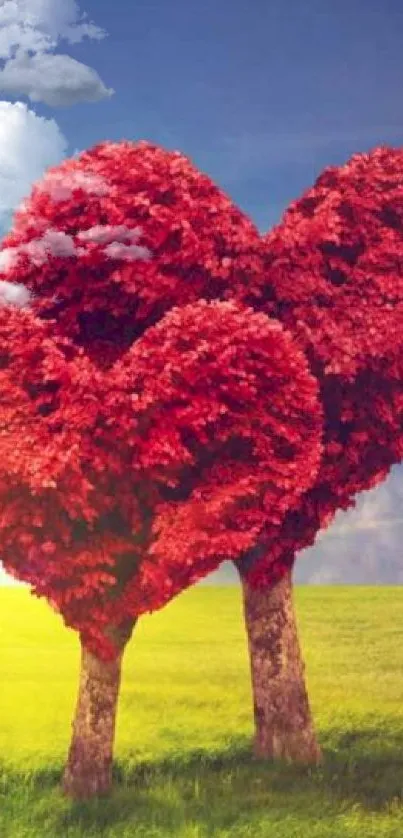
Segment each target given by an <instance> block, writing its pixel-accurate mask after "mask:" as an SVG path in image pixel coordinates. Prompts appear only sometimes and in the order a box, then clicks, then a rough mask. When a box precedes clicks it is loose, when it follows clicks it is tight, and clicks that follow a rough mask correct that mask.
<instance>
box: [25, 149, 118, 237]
mask: <svg viewBox="0 0 403 838" xmlns="http://www.w3.org/2000/svg"><path fill="white" fill-rule="evenodd" d="M73 156H74V155H73ZM38 186H39V189H40V190H42V191H43V192H47V193H48V195H50V197H51V198H52V201H54V202H57V201H66V200H67V199H68V198H70V197H71V195H72V194H73V190H74V189H77V188H78V187H79V188H80V189H83V190H85V192H88V194H89V195H107V194H108V192H109V185H108V183H107V181H106V180H105V179H104V178H103V177H101V176H100V175H97V174H95V173H90V172H80V171H72V172H49V173H48V174H46V175H45V177H44V178H43V180H42V181H41V183H40V184H38ZM92 229H94V228H92Z"/></svg>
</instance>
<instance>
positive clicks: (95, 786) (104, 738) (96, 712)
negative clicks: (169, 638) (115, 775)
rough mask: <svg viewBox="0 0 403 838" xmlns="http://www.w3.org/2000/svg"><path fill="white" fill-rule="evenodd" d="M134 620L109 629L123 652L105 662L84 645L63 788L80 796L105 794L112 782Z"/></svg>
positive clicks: (69, 794) (71, 793) (66, 792)
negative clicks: (118, 715)
mask: <svg viewBox="0 0 403 838" xmlns="http://www.w3.org/2000/svg"><path fill="white" fill-rule="evenodd" d="M133 627H134V623H126V624H125V625H122V626H120V627H119V629H117V628H115V629H113V630H110V631H109V632H108V636H109V637H110V638H111V639H113V640H114V642H115V643H116V644H117V646H118V648H119V650H120V652H119V655H118V657H117V658H116V659H115V660H113V661H108V662H105V661H102V660H100V659H99V658H97V657H96V656H95V655H93V654H92V653H91V652H89V651H88V650H87V649H86V648H85V646H84V645H83V644H81V672H80V684H79V689H78V698H77V705H76V711H75V717H74V721H73V736H72V740H71V744H70V749H69V754H68V759H67V764H66V767H65V770H64V774H63V782H62V788H63V791H64V793H65V794H66V795H68V796H69V797H74V798H77V799H83V798H89V797H93V796H94V795H98V794H105V793H107V792H108V791H109V790H110V787H111V784H112V761H113V743H114V737H115V721H116V711H117V703H118V697H119V688H120V678H121V667H122V657H123V652H124V649H125V646H126V644H127V642H128V640H129V639H130V637H131V634H132V631H133Z"/></svg>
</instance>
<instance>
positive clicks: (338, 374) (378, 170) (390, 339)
mask: <svg viewBox="0 0 403 838" xmlns="http://www.w3.org/2000/svg"><path fill="white" fill-rule="evenodd" d="M263 250H264V254H265V269H266V273H265V275H264V282H263V284H262V296H261V300H262V304H261V307H262V308H263V310H264V311H266V312H267V313H269V314H274V315H275V316H276V317H278V318H279V319H280V320H281V321H282V322H283V324H284V325H285V326H286V327H287V328H288V329H289V330H290V331H291V333H292V334H293V335H294V336H295V337H296V339H297V340H298V343H299V345H300V346H301V347H302V348H303V349H304V351H305V352H306V353H307V356H308V358H309V360H310V364H311V369H312V371H313V372H314V374H315V375H316V377H317V378H318V380H319V383H320V387H321V400H322V403H323V406H324V416H325V435H324V455H323V459H322V464H321V468H320V470H319V472H318V476H317V479H316V482H315V485H314V486H313V487H312V488H311V489H310V490H309V491H308V493H307V494H306V495H305V496H304V497H303V498H302V499H301V505H300V508H299V509H298V510H297V511H294V512H292V513H289V514H288V515H287V516H286V518H285V521H284V525H283V527H282V533H281V539H280V540H278V541H277V543H276V544H275V545H271V546H270V548H268V546H267V545H266V546H264V545H262V546H261V548H259V549H258V550H256V551H255V552H254V553H253V554H251V556H250V557H249V562H245V567H248V566H249V568H250V570H249V578H250V581H251V582H252V583H255V584H262V585H263V584H267V583H269V582H271V581H272V579H273V561H274V560H277V561H278V562H280V565H284V566H286V565H287V563H288V564H289V563H290V562H292V561H293V559H294V557H295V553H296V551H297V550H299V549H301V548H302V547H306V546H308V545H310V544H312V543H313V541H314V539H315V536H316V534H317V532H318V530H319V528H321V527H323V526H324V525H325V524H327V523H328V522H329V521H330V520H331V519H332V517H333V515H334V513H335V512H336V511H337V510H338V509H347V508H348V507H349V506H351V505H353V504H354V497H355V496H356V495H357V493H358V492H360V491H362V490H363V489H369V488H371V487H373V486H375V485H376V484H377V483H379V482H380V481H381V480H382V479H383V478H384V477H385V476H386V475H387V474H388V472H389V470H390V468H391V466H392V465H393V464H394V463H397V462H400V461H401V460H402V458H403V384H402V382H403V149H389V148H379V149H376V150H375V151H373V152H371V153H370V154H357V155H355V156H354V157H352V158H351V160H350V161H349V162H348V163H347V164H346V165H344V166H342V167H340V168H329V169H327V170H325V171H324V172H323V173H322V175H321V176H320V177H319V178H318V180H317V181H316V184H315V185H314V187H313V188H312V189H310V190H308V191H307V192H306V193H305V194H304V195H303V196H302V198H300V199H299V200H298V201H296V202H294V203H293V204H292V205H291V207H290V208H289V209H288V210H287V212H286V213H285V215H284V218H283V220H282V222H281V224H280V225H279V226H278V227H276V228H275V229H274V230H273V231H272V232H271V233H269V234H268V235H267V236H266V237H265V240H264V245H263ZM259 557H260V558H259Z"/></svg>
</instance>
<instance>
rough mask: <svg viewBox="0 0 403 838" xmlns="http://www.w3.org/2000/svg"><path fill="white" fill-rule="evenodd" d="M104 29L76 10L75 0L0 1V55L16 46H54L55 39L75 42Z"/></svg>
mask: <svg viewBox="0 0 403 838" xmlns="http://www.w3.org/2000/svg"><path fill="white" fill-rule="evenodd" d="M105 35H106V32H105V31H104V30H103V29H100V27H99V26H95V24H94V23H90V22H88V21H87V20H86V15H85V14H80V11H79V7H78V4H77V2H76V0H4V2H2V3H1V5H0V57H1V58H10V57H11V56H12V55H13V54H14V52H15V50H16V49H17V47H21V48H22V49H24V50H26V51H28V50H29V51H32V52H45V51H48V50H54V49H55V48H56V47H57V45H58V43H59V41H68V42H69V43H71V44H76V43H78V42H79V41H82V40H83V38H85V37H87V38H96V39H98V40H99V39H101V38H104V37H105Z"/></svg>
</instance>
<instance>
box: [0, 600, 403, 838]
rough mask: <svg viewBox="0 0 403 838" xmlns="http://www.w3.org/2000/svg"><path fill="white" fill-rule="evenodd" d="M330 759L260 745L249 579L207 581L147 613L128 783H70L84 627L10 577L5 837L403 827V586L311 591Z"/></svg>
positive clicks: (319, 699)
mask: <svg viewBox="0 0 403 838" xmlns="http://www.w3.org/2000/svg"><path fill="white" fill-rule="evenodd" d="M296 606H297V613H298V620H299V626H300V636H301V641H302V645H303V651H304V656H305V660H306V665H307V679H308V684H309V690H310V695H311V704H312V710H313V713H314V717H315V721H316V725H317V729H318V734H319V739H320V742H321V745H322V747H323V750H324V755H325V764H324V765H323V766H321V767H319V768H314V769H309V768H301V767H299V768H298V767H288V766H278V765H277V766H273V765H268V764H264V763H262V762H259V761H255V760H253V759H252V758H251V755H250V739H251V734H252V718H251V694H250V681H249V664H248V658H247V648H246V639H245V635H244V629H243V621H242V611H241V601H240V592H239V590H238V588H236V587H222V588H219V587H208V586H206V587H201V588H200V587H199V588H196V589H193V590H190V591H188V592H186V593H185V594H182V595H181V596H180V597H179V598H177V599H176V600H175V601H174V602H172V603H171V604H170V605H169V606H168V607H167V608H165V609H164V610H163V611H161V612H160V613H158V614H155V615H153V616H149V617H145V618H143V619H142V621H141V622H140V624H139V625H138V627H137V629H136V631H135V634H134V636H133V639H132V641H131V643H130V645H129V647H128V649H127V652H126V658H125V665H124V672H123V684H122V692H121V699H120V707H119V717H118V727H117V737H116V772H115V773H116V778H115V789H114V792H113V794H112V795H111V796H110V797H109V798H107V799H100V800H95V801H92V802H89V803H86V804H83V803H80V804H77V803H72V802H70V801H69V800H66V799H65V798H63V797H62V795H61V794H60V792H59V788H58V781H59V776H60V772H61V769H62V766H63V762H64V758H65V754H66V751H67V747H68V742H69V737H70V723H71V717H72V712H73V707H74V702H75V696H76V687H77V671H78V660H79V649H78V641H77V638H76V636H75V635H74V634H73V633H72V632H70V631H68V630H67V629H65V628H64V627H63V625H62V622H61V620H60V619H59V618H58V617H57V615H55V614H54V613H53V611H52V610H51V609H50V608H49V607H48V606H47V604H46V603H44V602H41V601H38V600H36V599H34V598H32V597H30V595H29V593H28V592H27V590H26V589H19V588H0V671H1V686H0V836H1V838H95V836H97V838H98V837H99V838H101V837H102V838H137V837H138V838H140V836H142V838H162V837H163V836H164V838H165V836H167V838H171V836H172V838H210V836H214V837H215V838H270V836H273V838H274V836H275V838H303V837H304V838H305V836H306V838H308V836H309V838H375V836H376V838H386V836H387V838H402V836H403V587H399V588H397V587H396V588H392V587H390V588H389V587H388V588H386V587H382V588H381V587H380V588H372V587H308V586H303V587H299V588H297V589H296Z"/></svg>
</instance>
